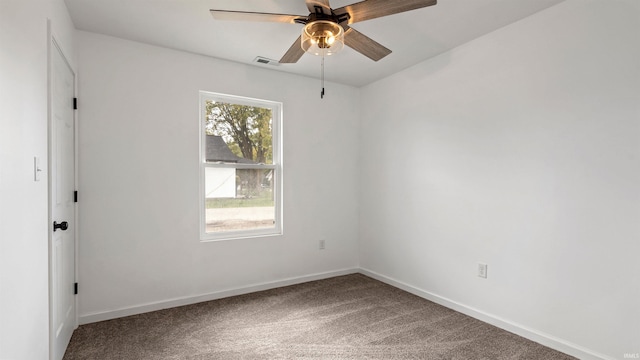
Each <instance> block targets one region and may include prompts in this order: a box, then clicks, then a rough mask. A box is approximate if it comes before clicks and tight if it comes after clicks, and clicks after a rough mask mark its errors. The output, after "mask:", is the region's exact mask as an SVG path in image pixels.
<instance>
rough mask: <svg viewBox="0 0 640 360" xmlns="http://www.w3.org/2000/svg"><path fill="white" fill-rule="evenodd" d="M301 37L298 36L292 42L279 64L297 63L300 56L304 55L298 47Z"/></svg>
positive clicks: (300, 47)
mask: <svg viewBox="0 0 640 360" xmlns="http://www.w3.org/2000/svg"><path fill="white" fill-rule="evenodd" d="M301 37H302V35H300V36H298V38H297V39H296V41H294V42H293V45H291V47H290V48H289V50H287V52H286V53H285V54H284V55H283V56H282V59H280V63H281V64H293V63H296V62H298V60H300V58H301V57H302V55H304V50H302V46H300V38H301Z"/></svg>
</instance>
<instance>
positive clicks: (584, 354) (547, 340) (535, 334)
mask: <svg viewBox="0 0 640 360" xmlns="http://www.w3.org/2000/svg"><path fill="white" fill-rule="evenodd" d="M360 273H361V274H363V275H366V276H369V277H372V278H374V279H376V280H379V281H382V282H383V283H385V284H388V285H391V286H393V287H397V288H399V289H402V290H404V291H406V292H409V293H411V294H414V295H416V296H419V297H421V298H424V299H427V300H429V301H433V302H434V303H436V304H440V305H442V306H445V307H448V308H449V309H452V310H455V311H457V312H460V313H463V314H465V315H468V316H471V317H473V318H476V319H478V320H480V321H483V322H486V323H488V324H491V325H494V326H497V327H499V328H501V329H504V330H506V331H509V332H511V333H514V334H517V335H520V336H522V337H524V338H526V339H529V340H531V341H535V342H537V343H539V344H542V345H544V346H547V347H549V348H552V349H554V350H558V351H561V352H563V353H565V354H568V355H571V356H575V357H577V358H579V359H583V360H587V359H589V360H614V359H613V358H611V357H608V356H606V355H603V354H599V353H597V352H595V351H592V350H590V349H587V348H584V347H582V346H580V345H576V344H573V343H571V342H568V341H565V340H563V339H559V338H557V337H555V336H552V335H549V334H545V333H543V332H540V331H537V330H534V329H530V328H527V327H525V326H522V325H520V324H516V323H514V322H511V321H509V320H505V319H502V318H500V317H498V316H495V315H492V314H488V313H486V312H484V311H481V310H478V309H475V308H472V307H470V306H467V305H464V304H461V303H458V302H456V301H453V300H450V299H447V298H445V297H442V296H440V295H436V294H433V293H430V292H428V291H425V290H422V289H418V288H416V287H414V286H411V285H409V284H405V283H403V282H401V281H398V280H395V279H392V278H390V277H387V276H384V275H381V274H378V273H376V272H374V271H371V270H367V269H363V268H360Z"/></svg>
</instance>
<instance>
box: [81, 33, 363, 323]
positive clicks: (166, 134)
mask: <svg viewBox="0 0 640 360" xmlns="http://www.w3.org/2000/svg"><path fill="white" fill-rule="evenodd" d="M78 38H79V43H78V47H79V55H78V57H79V64H80V67H79V77H78V79H79V86H78V91H79V100H78V102H79V110H78V116H79V118H80V125H79V138H80V145H79V152H80V158H79V182H80V188H79V191H80V193H79V194H80V195H79V199H80V202H79V216H80V219H79V222H80V230H79V232H80V245H79V274H80V279H79V280H80V300H79V302H80V303H79V312H80V317H81V319H80V321H81V322H84V321H94V320H98V319H102V318H109V317H113V316H119V315H123V314H127V313H131V312H137V311H145V310H149V309H152V308H157V307H162V306H163V305H167V304H168V305H172V304H176V303H179V302H180V301H182V300H180V299H183V298H189V297H196V298H197V299H202V297H199V296H201V295H206V294H211V293H217V292H225V291H228V290H232V289H236V288H242V287H247V286H253V285H256V284H262V283H269V282H278V281H281V280H286V279H290V278H298V277H305V278H306V276H309V275H314V274H322V273H326V272H333V271H339V270H344V269H355V268H356V267H357V264H358V261H357V232H358V227H357V221H358V216H357V198H358V194H357V193H356V191H355V189H356V188H357V185H356V184H357V181H358V163H357V156H358V142H357V131H358V127H359V112H358V107H357V104H358V103H359V97H358V90H357V89H355V88H352V87H347V86H342V85H336V84H328V85H327V87H326V88H327V95H326V96H325V99H324V100H320V83H319V81H317V80H313V79H309V78H304V77H300V76H295V75H288V74H283V73H280V72H275V71H272V70H267V69H262V68H258V67H253V66H246V65H240V64H234V63H230V62H225V61H221V60H216V59H212V58H207V57H202V56H198V55H193V54H187V53H184V52H178V51H173V50H168V49H165V48H159V47H154V46H148V45H143V44H140V43H135V42H130V41H124V40H120V39H116V38H111V37H106V36H102V35H96V34H92V33H85V32H79V34H78ZM318 64H319V63H318ZM318 66H319V65H318ZM200 90H206V91H213V92H220V93H225V94H231V95H240V96H247V97H254V98H259V99H265V100H273V101H281V102H283V104H284V106H283V111H284V117H283V128H284V153H283V155H284V156H283V158H284V184H285V192H284V235H283V236H275V237H265V238H253V239H243V240H233V241H218V242H204V243H203V242H200V240H199V230H198V229H199V228H198V226H199V224H198V219H199V212H198V204H199V202H198V173H199V169H198V139H199V138H198V136H199V135H198V126H199V109H198V101H199V93H198V91H200ZM167 190H168V191H167ZM161 193H164V194H165V196H158V194H161ZM320 239H326V244H327V245H326V247H327V248H326V250H324V251H319V250H318V242H319V240H320ZM320 276H322V275H320ZM205 297H206V296H205ZM174 300H175V301H174ZM167 301H168V302H169V303H166V302H167ZM185 301H188V300H185ZM158 303H160V305H158ZM132 309H133V310H132ZM115 310H118V311H115ZM114 311H115V312H114Z"/></svg>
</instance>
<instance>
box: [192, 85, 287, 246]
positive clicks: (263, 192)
mask: <svg viewBox="0 0 640 360" xmlns="http://www.w3.org/2000/svg"><path fill="white" fill-rule="evenodd" d="M200 114H201V115H200V116H201V118H200V134H201V141H200V144H201V147H200V205H201V206H200V209H201V215H200V229H201V230H200V233H201V238H202V239H203V240H216V239H232V238H240V237H251V236H262V235H275V234H281V233H282V161H281V143H280V141H281V136H280V134H281V133H280V129H281V127H280V125H281V122H282V104H281V103H277V102H272V101H266V100H258V99H249V98H244V97H237V96H230V95H222V94H216V93H210V92H204V91H202V92H200Z"/></svg>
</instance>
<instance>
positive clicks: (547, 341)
mask: <svg viewBox="0 0 640 360" xmlns="http://www.w3.org/2000/svg"><path fill="white" fill-rule="evenodd" d="M355 273H361V274H363V275H366V276H369V277H371V278H373V279H376V280H379V281H382V282H383V283H385V284H388V285H391V286H394V287H396V288H399V289H402V290H404V291H407V292H409V293H411V294H414V295H416V296H419V297H421V298H424V299H427V300H429V301H433V302H434V303H436V304H439V305H442V306H445V307H447V308H450V309H452V310H455V311H458V312H460V313H463V314H465V315H468V316H471V317H473V318H476V319H478V320H480V321H483V322H486V323H488V324H491V325H494V326H497V327H499V328H501V329H504V330H506V331H509V332H511V333H514V334H517V335H520V336H522V337H524V338H526V339H529V340H531V341H535V342H537V343H539V344H542V345H544V346H547V347H550V348H552V349H555V350H558V351H561V352H563V353H566V354H569V355H571V356H575V357H577V358H579V359H584V360H588V359H592V360H614V359H613V358H611V357H608V356H606V355H603V354H600V353H598V352H596V351H593V350H590V349H587V348H585V347H582V346H580V345H576V344H574V343H571V342H569V341H566V340H563V339H560V338H557V337H554V336H552V335H549V334H546V333H544V332H540V331H537V330H534V329H531V328H528V327H526V326H523V325H520V324H517V323H514V322H512V321H509V320H506V319H503V318H500V317H498V316H495V315H492V314H489V313H486V312H484V311H482V310H478V309H476V308H473V307H470V306H467V305H465V304H461V303H459V302H456V301H453V300H451V299H448V298H445V297H443V296H440V295H436V294H434V293H431V292H429V291H425V290H422V289H419V288H417V287H415V286H412V285H409V284H406V283H404V282H401V281H398V280H395V279H393V278H390V277H388V276H385V275H381V274H379V273H376V272H374V271H371V270H368V269H364V268H348V269H342V270H336V271H329V272H323V273H317V274H311V275H305V276H299V277H294V278H287V279H282V280H277V281H270V282H264V283H259V284H253V285H249V286H245V287H240V288H234V289H228V290H222V291H216V292H212V293H208V294H202V295H196V296H187V297H180V298H175V299H171V300H166V301H158V302H152V303H147V304H143V305H137V306H132V307H127V308H120V309H116V310H109V311H103V312H96V313H90V314H84V315H81V316H80V317H79V323H80V325H84V324H89V323H94V322H98V321H105V320H111V319H116V318H120V317H124V316H131V315H137V314H142V313H146V312H151V311H157V310H162V309H168V308H172V307H177V306H184V305H190V304H196V303H199V302H204V301H211V300H217V299H222V298H226V297H231V296H237V295H244V294H249V293H252V292H257V291H264V290H269V289H274V288H278V287H283V286H290V285H296V284H302V283H305V282H309V281H316V280H322V279H328V278H331V277H335V276H342V275H349V274H355Z"/></svg>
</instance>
